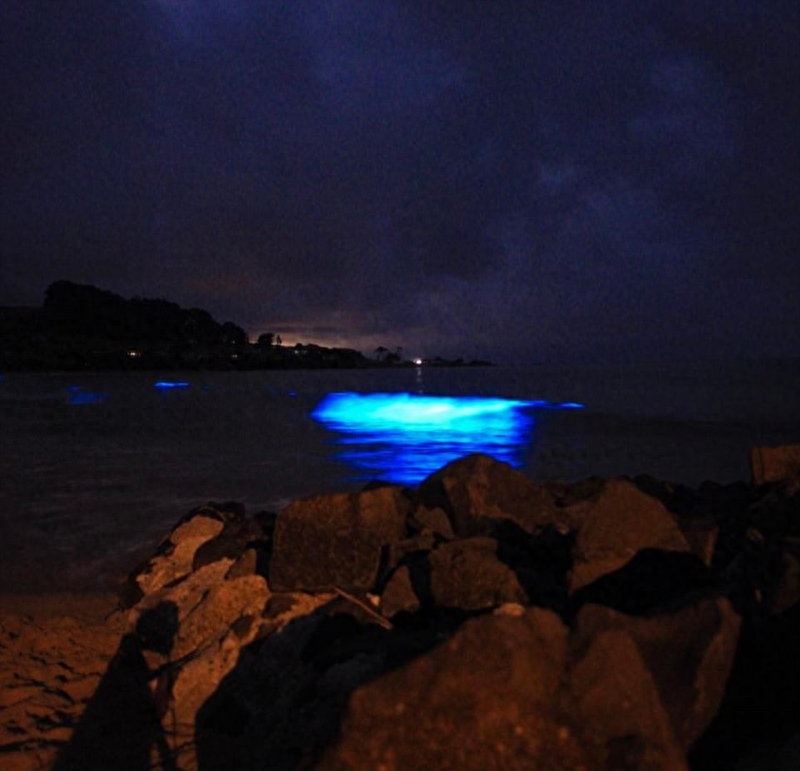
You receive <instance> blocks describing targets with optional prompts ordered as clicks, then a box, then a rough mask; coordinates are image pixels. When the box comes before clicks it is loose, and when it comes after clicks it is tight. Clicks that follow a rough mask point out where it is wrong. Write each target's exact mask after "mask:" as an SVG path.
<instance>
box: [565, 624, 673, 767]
mask: <svg viewBox="0 0 800 771" xmlns="http://www.w3.org/2000/svg"><path fill="white" fill-rule="evenodd" d="M568 687H569V691H570V695H571V701H572V703H573V704H574V707H573V710H574V713H573V714H574V715H575V717H574V720H575V723H576V725H577V726H579V730H580V731H581V736H582V739H583V741H584V743H585V744H586V745H587V746H588V748H590V756H591V757H592V758H593V759H594V760H595V763H596V766H595V767H597V768H603V769H631V770H633V769H636V771H687V769H688V767H687V765H686V761H685V757H684V753H683V750H682V747H681V746H680V743H679V742H678V740H677V738H676V737H675V734H674V732H673V730H672V725H671V723H670V719H669V716H668V715H667V713H666V711H665V709H664V707H663V706H662V704H661V701H660V699H659V694H658V688H657V687H656V683H655V681H654V679H653V677H652V675H651V673H650V672H649V671H648V669H647V667H646V665H645V662H644V660H643V658H642V656H641V653H640V652H639V648H638V646H637V645H636V643H635V642H634V640H633V639H632V638H631V636H630V635H629V634H627V633H626V632H624V631H622V630H620V629H609V630H606V631H602V632H600V633H599V634H597V635H596V636H595V637H593V638H592V639H591V641H590V643H589V646H588V649H587V650H586V652H585V653H584V655H583V656H582V657H581V658H580V659H579V660H578V661H577V662H575V663H574V664H573V665H572V666H571V668H570V672H569V686H568ZM598 761H599V762H598Z"/></svg>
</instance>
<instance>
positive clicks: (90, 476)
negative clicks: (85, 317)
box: [0, 361, 800, 591]
mask: <svg viewBox="0 0 800 771" xmlns="http://www.w3.org/2000/svg"><path fill="white" fill-rule="evenodd" d="M162 379H163V380H168V381H170V382H174V381H179V382H183V383H186V385H185V386H182V387H177V388H156V387H154V383H155V382H156V381H159V380H162ZM341 392H348V393H351V394H376V393H377V394H399V393H406V394H410V395H412V396H420V395H423V396H443V397H448V400H447V401H446V402H441V405H444V406H442V407H441V410H443V412H442V414H441V416H440V417H437V418H436V420H439V421H440V422H439V423H430V421H428V423H424V421H423V423H422V424H420V421H419V420H417V419H416V418H412V421H413V420H417V424H416V425H413V426H411V427H410V428H409V427H408V426H405V427H404V426H402V425H399V426H398V425H397V424H396V423H395V424H392V423H386V422H384V423H381V420H383V418H380V419H379V420H378V422H377V423H373V424H371V425H370V426H368V427H367V428H366V429H364V427H363V426H359V427H358V428H359V430H358V431H356V432H354V433H353V432H351V433H341V429H342V426H341V425H334V424H331V423H328V424H327V427H326V425H325V424H324V423H323V422H321V421H320V420H318V419H315V418H314V417H312V415H311V413H312V412H313V411H314V410H315V408H317V407H318V406H319V405H320V403H321V401H322V400H323V398H324V397H326V396H327V395H328V394H331V393H341ZM799 392H800V363H798V362H797V361H792V362H769V363H764V362H748V363H738V364H725V365H722V364H713V365H703V366H699V365H685V364H681V365H671V366H665V365H659V366H655V365H652V366H639V367H627V368H608V367H584V368H555V367H530V368H502V367H496V368H487V369H422V370H417V369H398V370H358V371H290V372H248V373H235V372H230V373H217V372H214V373H194V372H193V373H180V374H179V375H177V376H176V374H175V373H169V374H168V375H167V374H163V375H159V373H98V374H62V373H58V374H27V373H24V374H23V373H8V374H6V375H5V376H4V377H3V378H2V380H0V536H1V537H0V564H2V566H3V568H2V571H0V591H9V590H31V589H33V590H36V589H52V588H56V587H58V588H92V587H102V586H108V585H109V584H112V583H114V581H115V580H116V578H117V576H118V574H119V573H120V572H121V571H122V570H125V569H127V568H129V567H131V566H132V563H133V561H135V559H137V557H138V556H139V555H141V554H144V553H146V552H147V551H149V550H150V549H152V546H153V545H154V543H155V542H156V541H157V540H158V539H159V538H160V537H161V536H162V535H163V533H164V532H165V531H166V530H168V529H169V527H170V526H171V525H172V523H173V522H174V521H175V520H176V519H177V518H178V517H179V516H180V515H182V514H183V513H185V511H187V510H188V509H189V508H191V507H193V506H196V505H198V504H200V503H204V502H206V501H209V500H217V501H219V500H239V501H244V502H245V503H246V505H247V506H248V508H249V509H251V510H258V509H262V508H265V509H277V508H279V507H280V506H282V505H283V504H284V503H285V502H286V501H287V500H289V499H290V498H292V497H295V496H299V495H308V494H313V493H317V492H325V491H332V490H342V489H357V488H358V487H359V486H360V485H361V484H363V479H364V478H365V477H370V476H375V477H383V478H393V479H403V481H413V476H414V475H415V474H416V475H419V474H421V473H423V472H424V471H425V469H427V468H429V467H430V466H431V464H433V463H438V462H439V461H440V460H443V459H445V456H444V455H442V454H441V453H442V452H445V453H446V452H450V451H456V450H458V451H462V450H463V451H470V450H479V449H481V448H482V445H483V446H484V448H485V449H489V450H491V451H492V452H493V453H494V454H502V453H503V452H507V453H508V454H507V456H505V457H506V459H508V460H511V461H512V462H514V463H515V464H517V465H519V466H520V468H521V469H522V471H523V472H524V473H526V474H528V475H530V476H531V477H532V478H533V479H534V480H536V481H546V480H551V479H560V480H574V479H579V478H582V477H585V476H589V475H592V474H598V475H603V476H608V475H613V474H637V473H649V474H652V475H653V476H656V477H660V478H663V479H671V480H673V481H678V482H684V483H687V484H690V485H696V484H699V482H701V481H702V480H704V479H715V480H717V481H721V482H727V481H733V480H736V479H746V478H747V477H748V460H747V454H748V450H749V447H750V446H751V445H753V444H759V443H760V444H775V443H781V442H798V441H800V400H799V399H798V397H797V394H798V393H799ZM459 397H481V400H478V401H475V400H474V399H473V400H472V401H471V402H462V401H459ZM490 399H491V400H497V399H508V400H514V401H515V402H517V404H515V405H512V406H509V407H508V408H506V407H505V406H503V404H502V403H499V402H494V401H488V400H490ZM519 402H524V403H526V404H519ZM528 402H537V403H539V402H547V404H546V405H542V404H534V405H529V404H527V403H528ZM565 402H576V403H582V404H584V405H585V408H584V409H580V410H579V409H567V410H557V409H551V407H553V406H555V405H559V404H563V403H565ZM426 404H427V405H428V406H427V407H426V409H428V410H433V411H434V412H435V411H436V410H439V409H440V407H438V406H437V404H436V403H433V402H427V403H426ZM465 404H467V405H470V404H471V405H472V407H470V408H469V409H467V410H466V411H465V409H464V405H465ZM476 405H477V408H479V411H480V409H483V410H484V411H486V410H488V413H487V415H486V416H485V419H486V420H487V421H489V422H484V423H480V422H477V423H469V422H464V421H465V420H467V419H469V420H473V419H475V411H474V410H473V409H472V408H473V407H475V406H476ZM389 409H390V411H391V414H393V415H397V414H398V411H397V407H396V406H391V404H390V405H389ZM448 410H450V411H449V412H448ZM470 410H472V411H471V412H470ZM382 414H385V413H382ZM437 414H438V413H437ZM379 417H380V416H379ZM425 420H428V418H425ZM340 423H341V420H340ZM487 426H489V427H488V428H487ZM359 431H360V433H359ZM448 431H449V432H450V433H449V434H448V433H447V432H448ZM426 432H427V433H426ZM473 438H474V442H473ZM489 439H491V440H492V442H493V444H490V445H489V446H486V444H485V443H486V441H488V440H489ZM342 440H344V441H345V443H344V444H342ZM437 453H439V454H437ZM404 468H405V469H408V470H409V474H411V476H410V477H408V478H403V477H402V476H398V475H397V471H398V469H404Z"/></svg>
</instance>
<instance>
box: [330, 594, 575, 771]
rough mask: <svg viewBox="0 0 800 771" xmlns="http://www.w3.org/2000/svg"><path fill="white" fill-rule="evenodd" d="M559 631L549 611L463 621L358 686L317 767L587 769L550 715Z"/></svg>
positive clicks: (568, 734) (559, 657) (355, 770)
mask: <svg viewBox="0 0 800 771" xmlns="http://www.w3.org/2000/svg"><path fill="white" fill-rule="evenodd" d="M567 637H568V630H567V628H566V627H565V626H564V625H563V623H562V622H561V621H560V620H559V618H558V617H557V616H556V615H555V614H554V613H552V612H551V611H547V610H542V609H538V608H534V609H531V610H528V611H527V612H525V613H524V614H523V615H522V616H512V615H506V614H502V615H498V614H496V615H490V616H482V617H480V618H478V619H474V620H472V621H468V622H467V623H466V624H464V625H463V626H462V627H461V628H460V629H459V630H458V631H457V632H456V633H455V635H453V637H451V638H450V639H449V640H448V641H447V642H446V643H444V644H443V645H441V646H440V647H438V648H435V649H434V650H432V651H431V652H429V653H427V654H425V655H422V656H419V657H418V658H416V659H414V660H413V661H412V662H411V663H410V664H408V665H406V666H404V667H402V668H400V669H396V670H394V671H391V672H388V673H387V674H384V675H383V676H382V677H380V678H378V679H377V680H375V681H373V682H371V683H369V684H367V685H365V686H363V687H361V688H359V689H358V690H357V691H355V693H354V694H353V695H352V697H351V698H350V702H349V705H348V709H347V713H346V716H345V718H344V721H343V724H342V727H341V732H340V738H339V740H338V742H337V744H336V745H334V746H333V747H331V748H330V749H329V750H328V752H327V753H326V754H325V756H324V757H323V758H322V760H321V762H320V763H319V764H318V765H317V766H316V768H318V769H320V771H333V770H334V769H336V770H337V771H338V770H339V769H348V771H374V769H379V768H380V769H386V771H418V769H423V768H430V769H445V768H454V769H455V768H457V769H460V770H461V771H501V769H502V771H523V769H525V771H528V769H531V768H542V769H552V771H556V770H557V769H563V771H567V769H574V768H580V767H582V766H583V767H586V768H589V766H588V765H587V764H586V760H587V759H586V757H585V756H584V754H583V751H582V748H581V747H580V745H579V744H578V742H577V741H576V739H575V736H574V733H573V732H572V731H571V730H570V728H569V726H568V725H567V723H566V722H565V721H564V720H562V718H561V715H560V712H559V692H560V686H561V679H562V675H563V670H564V666H565V661H566V654H567Z"/></svg>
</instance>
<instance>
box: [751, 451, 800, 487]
mask: <svg viewBox="0 0 800 771" xmlns="http://www.w3.org/2000/svg"><path fill="white" fill-rule="evenodd" d="M750 471H751V474H752V478H753V484H756V485H763V484H768V483H770V482H796V481H800V444H784V445H780V446H778V447H753V448H752V449H751V450H750Z"/></svg>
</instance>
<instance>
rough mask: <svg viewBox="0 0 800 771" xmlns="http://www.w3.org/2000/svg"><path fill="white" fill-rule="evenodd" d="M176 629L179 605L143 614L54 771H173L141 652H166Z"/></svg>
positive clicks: (168, 604)
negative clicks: (156, 769) (157, 766)
mask: <svg viewBox="0 0 800 771" xmlns="http://www.w3.org/2000/svg"><path fill="white" fill-rule="evenodd" d="M177 629H178V609H177V606H176V605H175V604H174V603H171V602H162V603H160V604H159V605H158V606H156V607H155V608H153V609H152V610H150V611H147V612H146V613H144V614H142V616H141V618H140V619H139V622H138V623H137V627H136V633H128V634H126V635H124V636H123V637H122V639H121V640H120V644H119V647H118V649H117V651H116V653H115V654H114V657H113V658H112V659H111V662H110V663H109V665H108V669H107V670H106V673H105V675H104V676H103V679H102V680H101V681H100V684H99V685H98V687H97V690H96V691H95V693H94V695H93V696H92V698H91V700H90V701H89V703H88V705H87V706H86V709H85V710H84V712H83V715H81V718H80V720H79V722H78V725H77V726H76V727H75V730H74V732H73V734H72V737H71V738H70V741H69V742H68V743H67V744H66V745H65V746H64V748H63V749H62V750H61V752H60V753H59V755H58V758H57V759H56V762H55V765H54V769H55V771H78V770H81V771H108V770H109V769H115V771H143V770H144V769H150V768H152V767H153V765H154V760H155V761H156V762H157V763H158V764H160V767H161V768H163V769H165V771H170V770H171V769H175V768H176V766H175V764H174V762H173V761H172V759H171V754H170V751H169V748H168V745H167V740H166V736H165V733H164V729H163V727H162V725H161V720H160V714H159V708H158V705H157V704H156V699H155V698H154V696H153V693H152V691H151V689H150V682H151V681H152V680H153V679H154V674H155V673H153V672H152V671H151V670H150V668H149V667H148V665H147V661H146V660H145V656H144V651H145V649H147V648H151V649H152V650H158V651H159V652H165V653H168V652H169V650H170V648H171V647H172V640H173V638H174V636H175V633H176V632H177Z"/></svg>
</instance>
